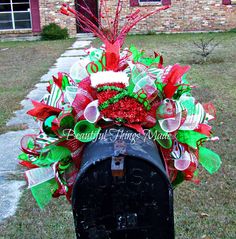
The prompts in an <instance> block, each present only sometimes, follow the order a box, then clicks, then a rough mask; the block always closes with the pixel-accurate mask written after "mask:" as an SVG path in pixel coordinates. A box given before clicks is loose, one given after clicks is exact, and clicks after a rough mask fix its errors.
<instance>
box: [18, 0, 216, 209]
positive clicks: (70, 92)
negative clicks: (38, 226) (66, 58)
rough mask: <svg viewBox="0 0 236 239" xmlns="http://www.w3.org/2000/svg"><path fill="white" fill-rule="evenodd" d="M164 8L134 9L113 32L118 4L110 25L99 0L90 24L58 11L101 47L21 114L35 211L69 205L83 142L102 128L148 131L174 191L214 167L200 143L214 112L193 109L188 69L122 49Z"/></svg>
mask: <svg viewBox="0 0 236 239" xmlns="http://www.w3.org/2000/svg"><path fill="white" fill-rule="evenodd" d="M81 7H82V6H81ZM83 8H84V11H85V12H87V14H88V15H90V16H92V17H93V18H95V16H93V14H92V13H91V11H90V10H89V9H88V8H86V7H83ZM167 8H168V6H164V7H160V8H157V9H156V10H154V11H152V12H148V13H142V12H140V10H136V11H134V12H133V13H132V14H130V15H128V16H127V17H126V18H127V23H126V24H125V25H124V26H123V27H120V26H119V19H120V18H119V17H120V12H121V9H122V2H121V1H119V2H118V6H117V10H116V15H115V18H114V20H111V19H110V20H109V17H108V16H106V15H104V14H107V15H108V10H107V8H106V1H101V3H100V10H99V19H96V21H97V22H98V25H96V24H94V23H93V22H92V21H90V20H89V19H88V18H86V17H85V16H83V15H82V14H81V13H79V12H76V11H75V10H74V9H72V8H70V6H69V5H67V4H64V5H63V6H62V8H61V12H62V13H63V14H65V15H73V16H75V17H76V18H77V20H78V22H80V24H81V27H82V28H83V29H84V30H85V31H87V32H92V33H93V34H94V35H96V36H97V37H99V38H100V39H101V40H102V42H103V43H104V45H103V46H102V47H101V48H98V49H96V48H90V49H87V56H86V57H84V58H83V59H81V60H80V61H79V62H76V63H75V64H74V65H73V66H72V68H71V71H70V74H66V73H63V72H59V73H58V75H56V76H53V77H52V79H51V80H50V82H49V85H48V88H47V90H48V94H47V95H45V96H44V97H43V99H42V100H41V101H40V102H35V101H33V102H32V103H33V105H34V108H33V109H32V110H30V111H29V112H28V114H29V115H31V116H32V117H34V118H35V119H36V120H37V121H38V123H39V126H40V129H39V133H38V134H33V135H26V136H24V137H23V138H22V140H21V148H22V151H23V152H22V153H21V154H20V155H19V160H20V164H22V165H23V166H26V167H27V168H28V170H27V171H26V173H25V175H26V178H27V181H28V184H29V188H31V191H32V194H33V196H34V197H35V199H36V201H37V203H38V205H39V206H40V207H41V208H43V207H44V206H45V205H46V204H47V203H48V202H49V201H50V200H51V198H52V197H58V196H61V195H66V197H67V199H68V200H71V191H72V188H73V184H74V182H75V177H76V175H77V174H78V172H79V170H80V163H81V156H82V152H83V147H84V145H85V144H86V143H88V142H90V141H92V140H95V139H96V138H97V137H99V132H100V130H101V129H104V128H106V127H108V126H109V125H118V126H125V127H128V128H131V129H133V130H135V131H136V132H138V133H140V134H143V135H144V134H147V132H148V134H149V137H152V139H153V140H155V142H156V144H158V147H159V149H160V151H161V152H162V156H163V159H164V162H165V165H166V170H167V173H168V176H169V179H170V181H171V182H172V185H174V186H176V185H177V184H179V183H181V182H182V181H184V180H187V181H193V182H195V183H198V181H199V180H198V167H199V165H201V166H203V167H204V168H205V169H206V170H207V171H208V172H209V173H211V174H212V173H214V172H216V171H217V170H218V169H219V167H220V164H221V160H220V157H219V156H218V155H217V154H216V153H214V152H213V151H211V150H209V149H207V148H206V147H204V142H206V141H209V140H216V139H217V138H216V137H213V136H212V131H211V129H212V128H211V126H209V124H208V122H209V121H211V120H213V119H215V114H216V111H215V108H214V106H213V105H212V104H211V103H204V104H201V103H200V102H198V101H197V100H196V99H195V98H194V97H193V96H192V94H191V89H192V87H193V86H191V85H190V84H189V83H188V81H187V72H188V70H189V69H190V67H189V66H181V65H179V64H175V65H168V66H164V65H163V57H162V56H161V55H160V54H158V53H156V52H154V56H153V57H147V56H145V52H144V51H142V50H141V51H139V50H138V49H137V48H136V47H135V46H130V47H129V48H125V49H122V45H123V43H124V40H125V37H126V35H127V33H128V32H129V31H130V29H131V28H132V27H134V26H135V25H136V24H137V23H138V22H139V21H140V20H142V19H144V18H146V17H148V16H150V15H152V14H155V13H157V12H159V11H161V10H165V9H167Z"/></svg>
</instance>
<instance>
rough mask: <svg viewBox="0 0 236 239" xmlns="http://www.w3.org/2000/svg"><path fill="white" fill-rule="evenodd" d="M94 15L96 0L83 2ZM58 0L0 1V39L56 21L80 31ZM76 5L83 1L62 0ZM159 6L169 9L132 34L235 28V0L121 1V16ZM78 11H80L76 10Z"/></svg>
mask: <svg viewBox="0 0 236 239" xmlns="http://www.w3.org/2000/svg"><path fill="white" fill-rule="evenodd" d="M85 1H86V3H87V4H88V5H89V6H91V9H92V10H93V12H94V14H95V15H97V11H98V4H99V0H85ZM62 2H63V0H62V1H58V0H0V36H3V35H9V34H13V35H15V34H16V35H19V34H22V35H23V34H28V35H29V34H32V35H35V34H36V35H37V34H39V33H40V31H41V29H42V27H43V26H44V25H46V24H49V23H51V22H55V23H57V24H59V25H61V26H62V27H67V28H68V29H69V32H70V35H71V36H75V35H76V33H80V32H82V30H81V29H80V28H79V27H76V22H75V19H73V18H70V17H66V16H64V15H62V14H60V13H59V12H58V11H59V8H60V5H61V3H62ZM64 2H68V3H71V5H72V6H76V3H75V2H77V3H80V4H82V3H81V2H83V0H75V1H73V0H64ZM116 2H117V0H107V5H108V7H109V10H110V15H111V16H114V10H115V5H116ZM158 5H171V8H170V9H168V10H166V11H163V12H161V13H159V14H157V15H154V16H151V17H150V18H148V19H146V20H143V21H141V22H140V23H139V24H138V25H137V26H136V27H135V28H134V29H133V30H132V33H149V32H185V31H219V30H220V31H222V30H223V31H224V30H228V29H231V28H236V0H205V1H203V0H197V1H196V0H123V14H124V15H128V14H129V13H130V12H131V11H132V10H134V9H137V8H140V9H143V10H146V9H152V8H153V7H155V6H158ZM77 10H78V11H81V9H79V7H77Z"/></svg>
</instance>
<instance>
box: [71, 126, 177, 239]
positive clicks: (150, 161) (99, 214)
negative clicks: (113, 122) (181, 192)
mask: <svg viewBox="0 0 236 239" xmlns="http://www.w3.org/2000/svg"><path fill="white" fill-rule="evenodd" d="M100 135H103V136H104V135H105V137H101V138H98V139H97V140H95V141H94V142H91V143H89V144H88V145H87V146H86V148H85V150H84V154H83V160H82V165H81V170H80V173H79V174H78V176H77V180H76V183H75V185H74V189H73V194H72V207H73V214H74V221H75V227H76V235H77V238H81V239H106V238H107V239H108V238H112V239H123V238H130V239H133V238H135V239H146V238H149V239H157V238H160V239H172V238H174V219H173V191H172V187H171V184H170V182H169V180H168V177H167V174H166V171H165V167H164V163H163V159H162V157H161V155H160V153H159V150H158V148H157V146H156V144H155V143H154V142H153V141H152V140H151V139H149V138H148V137H146V136H142V135H140V134H137V133H135V132H134V131H133V130H131V129H128V128H124V127H121V128H111V129H109V130H108V129H106V130H104V131H103V132H102V133H101V134H100Z"/></svg>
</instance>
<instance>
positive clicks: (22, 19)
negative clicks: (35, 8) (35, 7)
mask: <svg viewBox="0 0 236 239" xmlns="http://www.w3.org/2000/svg"><path fill="white" fill-rule="evenodd" d="M14 29H31V14H30V3H29V0H1V2H0V30H14Z"/></svg>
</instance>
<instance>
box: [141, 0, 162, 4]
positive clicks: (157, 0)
mask: <svg viewBox="0 0 236 239" xmlns="http://www.w3.org/2000/svg"><path fill="white" fill-rule="evenodd" d="M139 3H161V0H139Z"/></svg>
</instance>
